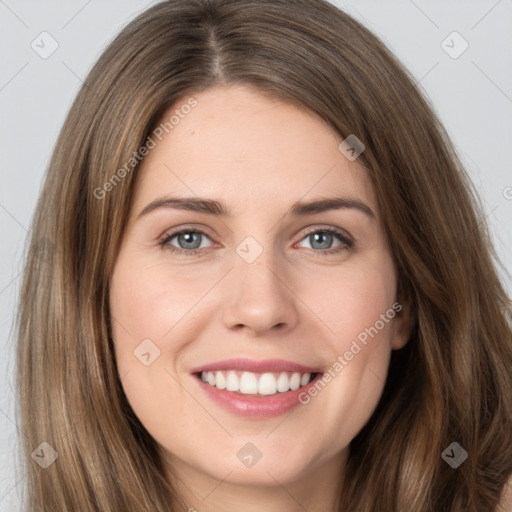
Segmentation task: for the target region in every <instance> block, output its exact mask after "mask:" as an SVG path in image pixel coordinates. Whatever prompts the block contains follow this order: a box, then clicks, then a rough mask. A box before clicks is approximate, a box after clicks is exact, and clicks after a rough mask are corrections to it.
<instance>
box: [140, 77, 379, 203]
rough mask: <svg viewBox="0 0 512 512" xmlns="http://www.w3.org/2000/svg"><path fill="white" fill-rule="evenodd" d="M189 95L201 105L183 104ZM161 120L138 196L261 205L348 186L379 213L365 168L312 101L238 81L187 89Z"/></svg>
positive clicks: (346, 191)
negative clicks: (272, 94) (304, 104)
mask: <svg viewBox="0 0 512 512" xmlns="http://www.w3.org/2000/svg"><path fill="white" fill-rule="evenodd" d="M191 97H193V98H194V102H192V104H193V105H195V106H194V107H193V108H184V106H185V105H189V104H190V103H191V102H190V98H191ZM160 122H161V123H162V124H160V127H161V129H160V132H159V133H161V134H160V138H161V140H159V138H157V137H154V136H153V140H154V141H155V143H156V146H155V147H154V148H153V149H151V150H150V152H149V154H148V155H147V156H146V157H145V158H144V160H143V162H142V164H141V167H140V169H139V177H138V185H137V190H136V195H135V202H136V203H141V202H144V201H150V200H152V199H154V198H155V197H157V196H162V195H164V194H180V195H187V196H190V195H198V196H201V197H212V198H223V201H224V202H226V203H228V204H229V206H230V207H231V206H232V207H233V208H234V209H235V210H236V208H237V205H238V208H243V210H244V211H248V210H251V209H254V211H255V212H258V211H260V212H261V211H262V210H265V211H268V210H269V209H273V208H276V209H279V208H280V205H283V206H289V204H290V203H292V202H295V201H298V200H301V199H308V198H313V197H318V196H327V195H330V196H332V195H336V194H342V195H344V196H346V197H353V198H358V199H359V200H362V201H365V202H366V203H368V204H369V205H371V207H372V209H373V210H374V211H375V212H376V213H377V211H376V208H377V205H376V200H375V194H374V190H373V186H372V184H371V181H370V178H369V176H368V173H367V171H366V170H365V169H364V168H363V167H362V165H360V164H359V163H358V162H357V160H356V161H349V160H348V159H347V158H346V157H345V156H344V155H343V154H342V153H341V152H340V150H339V144H340V143H341V141H342V138H341V137H340V136H339V135H338V134H337V133H336V132H335V131H334V130H333V129H332V128H330V127H329V125H327V123H325V122H324V121H323V120H321V119H320V118H319V117H318V116H316V115H315V114H314V113H311V112H310V111H308V110H307V109H300V108H298V107H296V106H294V105H292V104H290V103H285V102H283V101H280V100H277V99H270V98H268V97H266V96H263V95H262V94H260V93H258V92H257V91H255V90H254V89H251V88H247V87H245V86H232V87H222V88H213V89H209V90H207V91H204V92H201V93H197V94H194V95H191V96H184V97H183V98H181V99H179V100H178V101H176V102H175V103H174V105H172V107H170V108H169V109H168V110H167V111H166V112H165V114H164V115H163V116H162V118H161V120H160ZM165 123H167V125H166V124H165ZM167 132H168V133H167Z"/></svg>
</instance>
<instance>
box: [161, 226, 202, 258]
mask: <svg viewBox="0 0 512 512" xmlns="http://www.w3.org/2000/svg"><path fill="white" fill-rule="evenodd" d="M204 237H206V238H209V236H208V235H206V233H203V232H202V231H199V230H197V229H190V228H184V229H180V230H178V231H174V232H172V233H167V234H166V235H165V236H164V238H163V239H162V240H161V241H160V245H161V246H162V247H164V248H166V249H167V250H168V251H170V252H176V253H181V254H186V255H187V256H188V255H193V254H196V253H199V252H201V250H202V249H204V248H205V246H204V245H203V244H202V241H203V238H204ZM174 239H176V243H177V244H178V247H176V246H175V245H173V244H172V243H171V242H172V241H173V240H174Z"/></svg>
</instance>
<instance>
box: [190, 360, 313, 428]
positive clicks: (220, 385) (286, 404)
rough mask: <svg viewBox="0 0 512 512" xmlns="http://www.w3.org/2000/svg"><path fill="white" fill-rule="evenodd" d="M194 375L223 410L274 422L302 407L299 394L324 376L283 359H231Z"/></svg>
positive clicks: (197, 371)
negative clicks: (275, 418) (273, 418)
mask: <svg viewBox="0 0 512 512" xmlns="http://www.w3.org/2000/svg"><path fill="white" fill-rule="evenodd" d="M191 374H192V376H193V377H194V379H195V381H196V382H197V383H198V385H199V387H200V389H201V390H202V391H201V392H203V393H205V396H206V397H207V398H208V399H209V400H211V401H212V402H213V403H215V404H217V405H219V406H221V407H222V408H223V409H224V410H227V411H229V412H230V413H234V414H236V415H237V416H244V417H249V418H271V417H276V416H280V415H282V414H285V413H287V412H289V411H290V410H291V409H293V408H295V407H297V406H299V405H301V402H300V401H299V394H300V393H304V392H307V390H308V389H309V387H310V386H313V385H314V384H315V383H316V381H317V380H318V379H319V378H321V376H322V374H323V372H322V370H321V369H320V368H314V367H309V366H305V365H301V364H298V363H294V362H291V361H285V360H282V359H272V360H265V361H255V360H251V359H230V360H226V361H218V362H216V363H212V364H208V365H204V366H201V367H198V368H194V369H193V370H192V371H191Z"/></svg>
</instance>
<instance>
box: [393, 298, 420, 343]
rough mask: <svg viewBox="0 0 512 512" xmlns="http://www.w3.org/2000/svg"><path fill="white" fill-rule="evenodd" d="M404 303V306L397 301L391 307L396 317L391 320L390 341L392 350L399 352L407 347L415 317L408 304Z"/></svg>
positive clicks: (407, 302)
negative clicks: (391, 335)
mask: <svg viewBox="0 0 512 512" xmlns="http://www.w3.org/2000/svg"><path fill="white" fill-rule="evenodd" d="M404 302H405V304H402V302H398V301H397V302H395V304H394V305H393V308H394V309H395V311H396V316H395V318H394V319H393V338H392V340H391V348H392V349H393V350H400V349H401V348H404V347H405V345H407V342H408V341H409V340H410V338H411V335H412V332H413V329H414V327H415V325H416V315H415V314H414V313H413V308H412V306H411V304H410V302H409V301H404Z"/></svg>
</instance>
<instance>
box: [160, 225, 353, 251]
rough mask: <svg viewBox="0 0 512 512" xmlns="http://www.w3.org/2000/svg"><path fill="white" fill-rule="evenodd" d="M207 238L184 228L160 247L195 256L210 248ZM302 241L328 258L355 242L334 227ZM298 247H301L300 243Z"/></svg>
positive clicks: (171, 235) (172, 234)
mask: <svg viewBox="0 0 512 512" xmlns="http://www.w3.org/2000/svg"><path fill="white" fill-rule="evenodd" d="M205 238H206V239H210V237H209V236H208V235H207V234H206V233H204V232H203V231H200V230H198V229H192V228H182V229H179V230H176V231H173V232H171V233H166V234H165V235H164V237H163V238H162V240H161V241H160V242H159V245H160V246H162V247H163V248H165V249H166V250H168V251H170V252H171V253H177V254H183V255H185V256H193V255H195V254H199V253H201V252H204V251H203V250H204V249H206V248H208V247H209V246H208V245H206V246H205V245H204V244H203V242H204V241H205ZM336 239H338V242H339V243H338V244H337V245H335V246H334V248H333V242H334V241H335V240H336ZM302 240H307V241H308V242H309V244H310V247H309V248H310V249H311V250H312V251H313V254H315V255H316V256H328V255H329V254H333V253H340V252H342V251H344V250H347V249H350V248H352V247H353V246H354V242H353V241H352V240H351V239H350V238H349V236H348V235H347V234H345V233H344V232H343V231H341V230H338V229H335V228H332V227H328V228H321V229H319V228H315V229H313V230H310V231H309V232H308V233H306V236H304V237H303V238H302ZM302 240H301V241H302ZM173 241H174V242H173ZM297 245H300V243H299V244H297Z"/></svg>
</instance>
